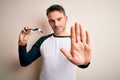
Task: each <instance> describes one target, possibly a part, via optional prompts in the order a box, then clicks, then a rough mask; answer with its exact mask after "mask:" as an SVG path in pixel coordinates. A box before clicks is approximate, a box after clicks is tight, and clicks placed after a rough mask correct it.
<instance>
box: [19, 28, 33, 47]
mask: <svg viewBox="0 0 120 80" xmlns="http://www.w3.org/2000/svg"><path fill="white" fill-rule="evenodd" d="M30 34H31V30H30V28H29V27H28V26H27V27H24V29H23V30H22V31H21V32H20V35H19V42H18V43H19V45H26V44H27V41H28V39H29V37H30Z"/></svg>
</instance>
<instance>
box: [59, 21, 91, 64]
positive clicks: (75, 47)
mask: <svg viewBox="0 0 120 80" xmlns="http://www.w3.org/2000/svg"><path fill="white" fill-rule="evenodd" d="M61 51H62V53H63V54H64V55H65V56H66V57H67V58H68V59H69V60H70V61H71V62H72V63H74V64H75V65H86V64H88V63H89V62H90V60H91V46H90V36H89V33H88V32H87V31H86V32H84V31H83V29H82V27H81V25H80V24H78V23H75V25H74V26H72V27H71V51H70V52H68V51H66V49H64V48H62V49H61Z"/></svg>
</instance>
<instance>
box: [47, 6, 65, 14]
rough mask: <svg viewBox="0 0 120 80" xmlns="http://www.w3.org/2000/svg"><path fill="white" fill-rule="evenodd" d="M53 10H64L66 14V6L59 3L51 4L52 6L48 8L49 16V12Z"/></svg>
mask: <svg viewBox="0 0 120 80" xmlns="http://www.w3.org/2000/svg"><path fill="white" fill-rule="evenodd" d="M53 11H59V12H63V14H64V15H66V14H65V10H64V8H63V7H62V6H61V5H58V4H54V5H51V6H50V7H49V8H48V9H47V12H46V15H47V16H48V14H49V13H50V12H53Z"/></svg>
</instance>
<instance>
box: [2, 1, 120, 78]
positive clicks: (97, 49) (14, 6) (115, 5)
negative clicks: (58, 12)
mask: <svg viewBox="0 0 120 80" xmlns="http://www.w3.org/2000/svg"><path fill="white" fill-rule="evenodd" d="M52 4H60V5H62V6H63V7H64V8H65V10H66V14H67V15H68V19H69V20H68V24H67V31H68V32H69V29H70V26H72V25H74V23H75V22H79V23H80V24H81V25H82V26H83V27H84V28H85V29H87V30H88V31H89V33H90V35H91V44H92V50H93V51H92V61H91V64H90V66H89V67H88V68H86V69H80V68H78V70H77V80H120V61H119V59H120V42H119V41H120V31H119V30H120V0H84V1H83V0H0V80H38V78H39V70H40V64H41V59H37V60H36V61H35V62H33V63H32V64H31V65H29V66H27V67H21V66H20V64H19V57H18V45H17V43H18V37H19V33H20V31H21V29H23V27H24V26H30V27H32V28H34V27H41V28H42V29H43V31H44V33H43V34H40V33H39V32H34V33H33V34H32V35H31V38H30V40H29V41H28V50H29V49H30V48H31V46H32V45H33V44H34V42H35V41H37V39H38V38H39V37H41V36H42V35H45V34H48V33H51V32H52V31H51V28H50V26H49V24H48V22H47V17H46V9H47V8H48V7H49V6H50V5H52Z"/></svg>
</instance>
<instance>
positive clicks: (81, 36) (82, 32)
mask: <svg viewBox="0 0 120 80" xmlns="http://www.w3.org/2000/svg"><path fill="white" fill-rule="evenodd" d="M79 27H80V39H81V42H83V43H85V42H86V41H85V34H84V30H83V28H82V27H81V25H80V24H79Z"/></svg>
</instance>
